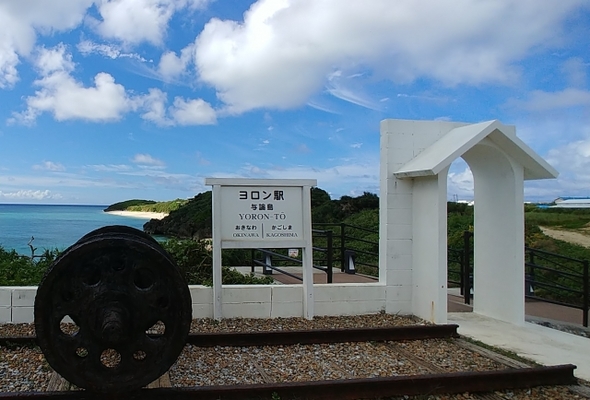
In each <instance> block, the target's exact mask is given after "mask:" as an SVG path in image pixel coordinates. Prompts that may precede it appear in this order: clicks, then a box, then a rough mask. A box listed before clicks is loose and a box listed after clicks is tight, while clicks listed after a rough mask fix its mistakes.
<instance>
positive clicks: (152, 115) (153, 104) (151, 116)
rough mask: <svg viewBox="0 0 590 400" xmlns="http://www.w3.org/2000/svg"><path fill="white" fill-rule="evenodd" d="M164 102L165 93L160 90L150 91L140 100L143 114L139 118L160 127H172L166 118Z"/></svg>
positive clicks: (171, 123)
mask: <svg viewBox="0 0 590 400" xmlns="http://www.w3.org/2000/svg"><path fill="white" fill-rule="evenodd" d="M166 101H167V99H166V93H164V92H162V91H161V90H160V89H153V88H152V89H150V90H149V92H148V94H147V95H145V96H143V98H142V102H143V110H144V113H143V114H141V118H143V119H145V120H147V121H151V122H153V123H155V124H156V125H160V126H171V125H173V122H172V121H171V120H170V119H168V117H166Z"/></svg>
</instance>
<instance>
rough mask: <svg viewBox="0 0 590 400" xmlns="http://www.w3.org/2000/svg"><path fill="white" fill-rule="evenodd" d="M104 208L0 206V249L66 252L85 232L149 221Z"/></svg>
mask: <svg viewBox="0 0 590 400" xmlns="http://www.w3.org/2000/svg"><path fill="white" fill-rule="evenodd" d="M106 207H107V206H86V205H33V204H0V246H1V247H3V248H4V249H5V250H11V249H15V250H16V251H17V252H18V253H19V254H23V255H27V256H30V255H31V249H30V248H29V246H28V245H27V243H28V242H29V240H30V239H31V237H34V238H35V240H33V242H32V245H33V246H34V247H36V248H37V250H36V251H35V254H37V255H38V254H41V253H42V252H43V249H46V248H47V249H54V248H58V249H62V250H63V249H66V248H67V247H68V246H70V245H72V244H74V243H75V242H76V241H78V239H80V238H81V237H82V236H84V235H85V234H87V233H88V232H90V231H92V230H94V229H96V228H100V227H102V226H106V225H127V226H131V227H133V228H137V229H140V230H141V229H142V228H143V224H145V223H146V222H147V221H148V220H149V219H147V218H137V217H123V216H119V215H112V214H107V213H105V212H104V211H103V210H104V209H105V208H106Z"/></svg>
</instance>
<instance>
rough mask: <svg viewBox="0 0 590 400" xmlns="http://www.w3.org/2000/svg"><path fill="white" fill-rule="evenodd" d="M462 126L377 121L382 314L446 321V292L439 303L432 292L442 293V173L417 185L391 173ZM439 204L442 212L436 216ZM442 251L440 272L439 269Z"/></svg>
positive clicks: (444, 198)
mask: <svg viewBox="0 0 590 400" xmlns="http://www.w3.org/2000/svg"><path fill="white" fill-rule="evenodd" d="M463 125H466V124H462V123H456V122H446V121H409V120H384V121H381V171H380V176H381V179H380V194H381V196H380V207H379V210H380V211H379V212H380V215H379V220H380V226H379V252H380V257H379V276H380V281H381V282H383V283H385V285H386V292H385V296H386V300H385V310H386V312H387V313H392V314H394V313H402V314H415V315H417V316H419V317H420V318H423V319H426V320H432V321H433V322H437V323H443V322H445V321H446V304H447V303H446V290H445V294H444V300H442V299H443V295H442V294H441V293H439V291H440V290H436V289H441V285H444V289H446V171H447V170H446V169H445V171H444V174H442V175H444V176H443V177H442V178H437V177H436V176H433V177H429V178H419V179H417V180H414V179H399V178H396V176H395V175H394V173H395V172H396V171H398V170H399V169H400V168H401V167H403V166H404V165H405V164H406V163H408V162H409V161H410V160H412V159H413V158H414V157H416V156H417V155H418V154H420V152H422V151H423V150H424V149H426V148H427V147H429V146H430V145H432V144H433V143H434V142H436V141H437V140H438V139H439V138H440V137H442V136H443V135H445V134H446V133H448V132H450V131H451V130H452V129H454V128H456V127H460V126H463ZM443 192H444V193H443ZM417 196H418V197H417ZM443 196H444V197H443ZM443 204H444V213H442V214H439V213H440V212H441V210H442V207H443ZM416 209H417V210H418V211H416ZM429 210H430V211H431V212H430V211H429ZM441 215H444V218H443V217H442V216H441ZM415 224H417V225H415ZM423 229H426V231H424V232H422V230H423ZM443 231H444V234H443ZM443 237H444V242H442V240H443ZM442 246H445V249H444V254H445V257H444V263H445V264H444V268H443V269H444V272H440V271H439V270H438V268H439V267H441V265H440V261H439V260H440V259H441V258H440V257H441V255H442V254H441V252H442V250H441V247H442ZM432 262H434V264H431V263H432ZM442 274H444V279H443V275H442Z"/></svg>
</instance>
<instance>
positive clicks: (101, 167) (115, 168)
mask: <svg viewBox="0 0 590 400" xmlns="http://www.w3.org/2000/svg"><path fill="white" fill-rule="evenodd" d="M87 168H90V169H92V170H94V171H97V172H123V171H129V170H131V167H130V166H129V165H125V164H108V165H105V164H93V165H88V166H87Z"/></svg>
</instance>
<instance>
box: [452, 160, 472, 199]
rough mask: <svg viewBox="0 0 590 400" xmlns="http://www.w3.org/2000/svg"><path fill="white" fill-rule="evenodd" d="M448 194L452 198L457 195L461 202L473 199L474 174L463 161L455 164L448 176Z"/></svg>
mask: <svg viewBox="0 0 590 400" xmlns="http://www.w3.org/2000/svg"><path fill="white" fill-rule="evenodd" d="M453 170H456V171H453ZM447 193H448V195H449V197H451V198H452V197H453V196H455V195H456V196H457V197H458V199H459V200H471V199H473V174H472V173H471V170H470V169H469V167H468V166H467V165H466V163H465V162H464V161H463V160H462V159H460V160H457V161H455V162H454V163H453V165H452V166H451V171H449V173H448V175H447Z"/></svg>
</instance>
